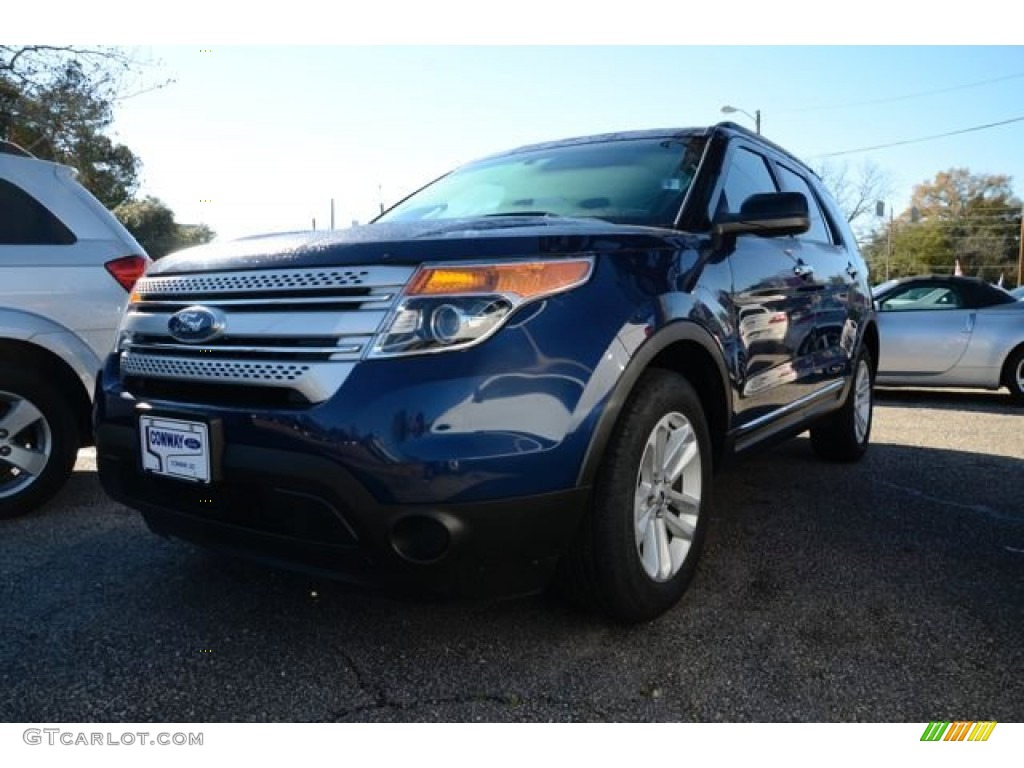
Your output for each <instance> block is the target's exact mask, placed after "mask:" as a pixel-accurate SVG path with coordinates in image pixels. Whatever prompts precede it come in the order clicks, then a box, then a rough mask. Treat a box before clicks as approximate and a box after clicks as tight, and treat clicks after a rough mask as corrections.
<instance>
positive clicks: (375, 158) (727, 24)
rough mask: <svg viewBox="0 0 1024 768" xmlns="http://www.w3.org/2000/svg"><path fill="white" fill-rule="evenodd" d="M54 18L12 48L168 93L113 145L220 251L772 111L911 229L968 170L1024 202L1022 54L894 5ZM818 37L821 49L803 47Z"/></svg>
mask: <svg viewBox="0 0 1024 768" xmlns="http://www.w3.org/2000/svg"><path fill="white" fill-rule="evenodd" d="M47 7H48V8H50V9H51V12H48V13H47V14H46V17H45V18H43V17H42V16H41V15H40V14H37V13H36V12H35V10H34V9H33V8H32V7H30V6H27V5H23V4H19V5H16V6H14V7H13V8H12V9H7V10H6V11H5V20H4V26H5V37H9V39H11V40H12V41H14V42H19V41H20V42H70V41H74V40H77V41H83V40H88V41H90V42H92V43H108V44H116V45H120V46H123V47H126V48H128V49H130V50H133V51H134V52H135V53H136V55H137V56H138V58H139V60H140V61H142V62H146V66H145V68H144V70H143V72H142V75H141V77H142V84H143V85H145V84H149V85H154V84H157V83H162V82H166V81H169V82H168V84H167V85H165V86H164V87H161V88H156V89H155V90H148V91H145V89H144V88H143V89H141V90H144V92H142V93H139V94H137V95H133V96H130V97H129V98H126V99H123V100H122V101H120V102H119V103H118V105H117V108H116V111H115V122H114V124H113V127H112V129H113V132H114V138H115V139H116V140H117V141H120V142H122V143H124V144H126V145H127V146H128V147H130V148H131V149H132V151H133V152H135V154H136V155H137V156H139V157H140V158H141V160H142V164H143V167H142V187H141V189H140V193H141V194H143V195H153V196H155V197H158V198H160V199H161V200H163V201H164V202H165V203H167V204H168V205H169V206H170V207H171V208H172V209H173V210H174V211H175V214H176V216H177V218H178V220H179V221H181V222H183V223H200V222H202V223H206V224H208V225H209V226H211V227H212V228H213V229H214V230H215V231H216V232H217V233H218V235H219V236H220V237H222V238H232V237H238V236H243V235H249V234H256V233H261V232H272V231H283V230H295V229H305V228H309V227H311V226H312V224H313V220H314V219H315V220H316V226H317V227H318V228H325V227H328V226H329V225H330V216H331V201H332V200H333V201H334V210H335V225H336V226H337V227H342V226H348V225H350V224H351V223H352V222H353V221H360V222H365V221H367V220H368V219H369V218H371V217H372V216H373V215H374V214H375V213H377V212H378V211H379V206H380V204H381V203H382V202H383V203H384V204H385V205H390V204H392V203H394V202H397V201H398V200H399V199H401V198H402V197H403V196H405V195H406V194H408V193H410V192H412V191H414V190H416V189H417V188H419V187H420V186H422V185H423V184H425V183H427V182H429V181H430V180H432V179H434V178H436V177H437V176H439V175H441V174H443V173H444V172H446V171H448V170H450V169H451V168H453V167H455V166H457V165H459V164H462V163H465V162H468V161H471V160H473V159H475V158H478V157H481V156H485V155H488V154H491V153H494V152H498V151H502V150H506V149H511V148H514V147H517V146H521V145H523V144H528V143H533V142H537V141H547V140H553V139H560V138H567V137H571V136H579V135H587V134H593V133H603V132H608V131H617V130H629V129H643V128H665V127H684V126H693V125H707V124H711V123H715V122H718V121H720V120H724V119H732V120H735V121H737V122H739V123H741V124H744V125H747V126H748V127H753V119H752V118H751V117H748V116H746V115H744V114H742V113H736V114H733V115H729V116H727V115H724V114H722V112H721V108H722V107H723V106H725V105H732V106H735V107H737V108H739V109H742V110H745V111H746V112H747V113H750V115H753V114H754V112H755V111H760V113H761V122H762V130H763V133H764V134H765V136H766V137H768V138H770V139H772V140H773V141H775V142H776V143H778V144H781V145H782V146H783V147H785V148H786V149H788V150H790V151H791V152H793V153H794V154H796V155H797V156H798V157H800V158H802V159H803V160H805V161H806V162H808V163H809V164H810V165H811V166H812V167H815V168H818V167H820V166H821V164H822V163H823V162H826V161H827V162H829V163H831V164H832V165H833V167H836V166H841V165H843V164H845V165H846V166H847V167H848V169H849V171H850V172H851V173H852V174H854V175H856V172H857V170H858V169H859V168H860V167H862V165H863V164H864V163H871V164H874V165H875V166H877V167H878V168H879V169H880V170H881V171H883V172H884V173H885V174H886V176H887V177H888V179H889V181H890V193H889V194H888V195H887V196H886V197H887V200H886V201H885V202H887V203H889V204H892V205H893V206H894V207H895V210H896V212H897V213H899V211H901V210H902V209H903V208H905V207H906V206H907V205H908V204H909V199H910V194H911V190H912V188H913V186H914V185H915V184H918V183H921V182H924V181H926V180H929V179H932V178H933V177H934V176H935V174H936V173H937V172H939V171H942V170H946V169H949V168H951V167H966V168H968V169H970V170H971V171H972V172H976V173H1000V174H1007V175H1010V176H1012V177H1013V183H1014V188H1015V191H1016V193H1017V194H1018V196H1024V98H1022V96H1024V45H1010V46H1008V45H1006V43H1011V44H1012V43H1021V42H1024V39H1022V35H1020V34H1019V32H1016V26H1015V25H1014V24H993V23H992V19H993V17H992V16H991V15H985V14H946V16H942V15H939V14H928V15H926V14H923V13H921V12H920V11H919V10H916V9H915V8H914V7H913V6H908V7H902V6H901V5H900V4H898V3H892V2H891V0H861V1H860V2H859V3H858V4H857V5H856V6H855V7H842V8H840V7H839V6H833V7H830V8H831V10H829V11H827V12H825V11H823V10H822V9H823V5H822V4H821V3H820V2H817V1H815V2H811V1H810V0H776V2H774V3H772V4H771V13H769V12H768V11H767V10H766V6H765V5H764V4H763V3H759V2H756V0H732V2H730V3H729V4H728V6H722V5H714V4H694V3H685V4H666V3H663V2H660V0H630V2H629V3H628V4H619V5H612V4H604V5H598V4H595V3H593V2H587V3H585V2H582V0H571V1H570V0H517V3H516V4H514V5H513V6H504V5H495V4H483V3H479V2H469V1H468V0H431V2H430V3H422V2H414V1H413V0H389V2H388V3H386V4H385V3H379V4H376V5H371V4H348V5H346V4H341V3H337V2H330V3H328V2H326V1H325V0H289V2H288V3H287V4H284V5H274V6H265V8H266V9H267V10H266V11H261V10H260V9H261V8H264V6H252V8H251V9H250V10H249V11H247V12H246V13H245V14H239V13H237V12H236V10H235V9H233V7H232V6H228V5H225V6H224V7H220V6H219V5H218V4H216V3H213V2H210V0H176V3H175V4H174V13H168V14H163V15H161V16H159V17H157V16H154V15H147V14H142V13H140V12H139V6H138V4H137V3H135V2H129V1H128V0H92V2H90V3H81V2H76V1H75V0H51V3H49V4H48V5H47ZM723 8H724V9H727V10H726V13H723ZM269 9H273V12H270V10H269ZM104 11H106V12H105V13H104ZM19 14H20V16H19ZM947 17H948V18H947ZM115 19H116V20H117V22H116V23H115V22H114V21H113V20H115ZM1014 38H1016V39H1014ZM808 40H813V41H816V42H821V43H823V45H821V46H819V47H806V46H801V45H794V44H793V43H806V42H807V41H808ZM183 41H189V42H187V43H185V42H183ZM765 41H770V42H772V43H774V44H776V45H774V46H772V47H764V46H760V45H757V44H760V43H763V42H765ZM467 42H472V43H473V44H474V45H473V46H467V45H465V43H467ZM394 43H402V44H403V45H394ZM724 43H728V45H723V44H724ZM825 43H827V45H825ZM939 43H941V44H942V45H938V44H939ZM609 44H614V45H609ZM134 90H139V89H138V88H132V89H130V91H134ZM1009 120H1016V121H1015V122H1010V123H1008V124H1005V125H1000V126H994V127H991V128H988V129H985V130H979V131H971V132H967V133H962V134H960V135H956V136H950V137H946V138H939V139H935V140H932V141H920V142H917V141H913V140H916V139H921V138H924V137H928V136H934V135H937V134H944V133H950V132H954V131H961V130H964V129H970V128H975V127H977V126H983V125H988V124H991V123H999V122H1003V121H1009ZM903 141H910V142H912V143H907V144H905V145H902V146H897V147H890V148H885V149H876V150H871V151H866V152H853V153H850V154H843V155H840V156H836V157H832V158H828V157H827V156H828V155H831V154H834V153H841V152H847V151H849V150H859V149H862V148H866V147H873V146H876V145H881V144H890V143H894V142H903Z"/></svg>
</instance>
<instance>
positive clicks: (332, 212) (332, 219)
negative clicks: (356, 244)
mask: <svg viewBox="0 0 1024 768" xmlns="http://www.w3.org/2000/svg"><path fill="white" fill-rule="evenodd" d="M331 231H332V232H333V231H334V198H333V197H332V198H331Z"/></svg>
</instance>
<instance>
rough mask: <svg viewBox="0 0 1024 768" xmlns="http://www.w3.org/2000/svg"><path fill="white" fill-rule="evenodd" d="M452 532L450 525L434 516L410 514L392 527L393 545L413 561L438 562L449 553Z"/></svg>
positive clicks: (423, 563)
mask: <svg viewBox="0 0 1024 768" xmlns="http://www.w3.org/2000/svg"><path fill="white" fill-rule="evenodd" d="M451 542H452V534H451V531H449V530H448V527H447V526H446V525H445V524H444V523H442V522H441V521H440V520H437V519H435V518H433V517H427V516H426V515H410V516H408V517H403V518H402V519H401V520H399V521H398V522H396V523H395V524H394V526H393V527H392V529H391V546H392V547H394V548H395V551H396V552H397V553H398V554H399V555H401V556H402V557H403V558H404V559H406V560H408V561H409V562H411V563H417V564H419V565H427V564H429V563H436V562H437V561H438V560H441V559H442V558H443V557H444V556H445V555H447V554H448V549H449V547H450V546H451Z"/></svg>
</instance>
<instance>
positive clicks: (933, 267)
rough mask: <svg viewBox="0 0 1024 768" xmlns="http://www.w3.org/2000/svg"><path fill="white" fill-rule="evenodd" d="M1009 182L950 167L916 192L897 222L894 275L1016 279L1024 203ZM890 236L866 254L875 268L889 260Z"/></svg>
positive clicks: (879, 235) (884, 234) (880, 237)
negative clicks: (955, 273)
mask: <svg viewBox="0 0 1024 768" xmlns="http://www.w3.org/2000/svg"><path fill="white" fill-rule="evenodd" d="M1011 181H1012V180H1011V178H1010V177H1009V176H1006V175H1002V174H973V173H971V172H970V171H969V170H968V169H966V168H951V169H949V170H948V171H942V172H940V173H938V174H936V175H935V178H934V179H933V180H932V181H927V182H923V183H921V184H918V185H916V186H915V187H914V191H913V194H912V196H911V204H910V207H909V208H907V210H905V211H904V212H903V213H902V214H900V216H899V217H898V218H897V219H896V221H895V222H894V227H893V233H892V259H891V264H890V270H891V271H890V274H891V275H892V276H898V275H904V274H918V273H922V272H942V273H949V272H951V271H952V270H953V268H954V265H955V264H956V263H957V262H958V261H959V263H960V266H961V269H962V270H963V272H964V274H973V275H976V276H979V277H984V278H985V279H988V280H992V281H994V280H998V279H999V276H1000V275H1005V276H1006V277H1007V278H1009V279H1013V278H1014V277H1015V276H1016V271H1017V256H1018V248H1019V247H1020V246H1019V237H1020V221H1021V201H1020V199H1019V198H1017V197H1016V196H1014V194H1013V190H1012V186H1011ZM887 250H888V231H887V227H883V228H882V229H880V230H878V231H877V232H875V233H874V235H873V236H872V238H871V241H870V242H869V244H868V245H867V246H866V248H865V253H866V255H867V256H868V258H869V261H871V262H872V263H873V264H874V265H875V266H876V268H877V265H879V264H880V263H882V262H883V261H884V260H885V258H886V253H887Z"/></svg>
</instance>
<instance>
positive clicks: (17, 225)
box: [0, 179, 76, 245]
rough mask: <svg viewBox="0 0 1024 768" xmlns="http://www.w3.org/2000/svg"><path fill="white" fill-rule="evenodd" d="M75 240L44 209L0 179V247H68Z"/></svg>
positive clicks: (62, 225)
mask: <svg viewBox="0 0 1024 768" xmlns="http://www.w3.org/2000/svg"><path fill="white" fill-rule="evenodd" d="M75 239H76V238H75V236H74V234H72V232H71V230H69V229H68V228H67V227H65V226H64V224H63V223H62V222H61V220H60V219H58V218H57V217H56V216H54V215H53V214H52V213H51V212H50V211H49V209H48V208H46V206H44V205H43V204H42V203H40V202H39V201H38V200H36V199H35V198H33V197H32V196H31V195H29V194H28V193H27V192H25V190H23V189H21V188H20V187H18V186H15V185H14V184H12V183H11V182H9V181H5V180H3V179H0V245H71V244H72V243H74V242H75Z"/></svg>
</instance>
